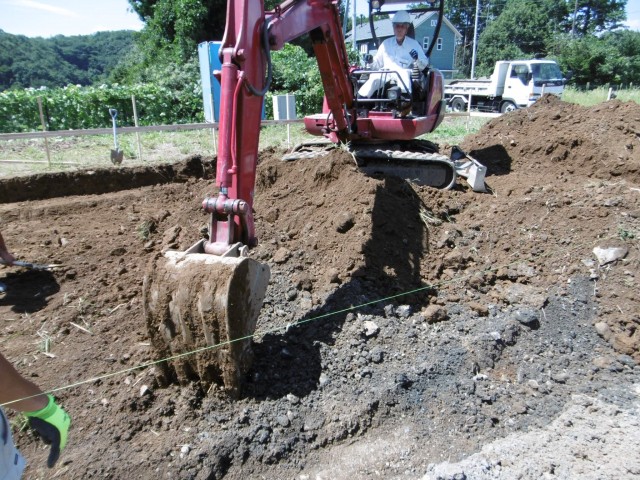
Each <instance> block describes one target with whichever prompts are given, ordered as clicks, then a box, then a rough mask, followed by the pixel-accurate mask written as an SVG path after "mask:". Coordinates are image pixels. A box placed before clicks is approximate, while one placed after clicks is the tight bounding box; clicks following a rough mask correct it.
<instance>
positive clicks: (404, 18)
mask: <svg viewBox="0 0 640 480" xmlns="http://www.w3.org/2000/svg"><path fill="white" fill-rule="evenodd" d="M391 23H411V17H410V16H409V14H408V13H407V12H406V11H405V10H400V11H399V12H396V14H395V15H394V16H393V18H392V19H391Z"/></svg>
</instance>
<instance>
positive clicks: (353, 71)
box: [144, 0, 484, 395]
mask: <svg viewBox="0 0 640 480" xmlns="http://www.w3.org/2000/svg"><path fill="white" fill-rule="evenodd" d="M368 1H369V18H370V25H371V28H372V32H373V33H374V35H375V30H374V29H373V20H374V18H376V16H378V15H392V14H393V13H395V11H396V10H397V9H399V8H397V9H396V10H394V9H393V7H394V6H398V4H400V3H402V4H404V3H406V2H400V1H397V0H386V1H385V0H368ZM383 5H384V9H381V7H382V6H383ZM425 5H426V6H424V7H420V8H418V7H416V8H413V9H409V10H408V11H409V12H410V13H414V12H424V13H425V14H426V13H428V12H435V14H436V15H435V18H437V20H438V23H437V27H436V28H435V35H434V37H436V38H437V36H438V32H439V30H440V25H441V23H442V18H443V8H444V0H432V1H430V3H428V4H425ZM389 7H391V9H389ZM432 15H433V14H432ZM305 34H308V35H309V37H310V39H311V42H312V45H313V50H314V53H315V56H316V59H317V61H318V68H319V69H320V73H321V77H322V82H323V86H324V92H325V99H324V106H323V113H322V114H318V115H312V116H309V117H306V118H305V120H304V123H305V127H306V128H307V130H308V131H309V132H310V133H312V134H315V135H319V136H322V137H323V138H325V139H326V142H325V143H324V144H323V143H322V142H309V143H307V144H304V145H301V146H299V148H297V149H296V150H295V151H294V152H292V153H291V154H290V155H288V156H287V158H286V159H287V160H291V159H297V158H307V157H313V156H316V155H318V154H319V152H320V153H321V152H322V151H325V150H326V148H327V145H326V143H329V144H330V145H339V144H342V145H344V146H346V147H347V148H348V149H350V150H351V151H352V153H353V155H354V157H355V158H356V159H357V161H358V164H359V166H360V167H361V168H362V170H363V171H364V172H365V173H367V174H377V173H381V174H392V175H398V176H402V177H404V178H408V179H411V180H412V181H418V182H419V183H423V184H426V185H431V186H434V187H438V188H451V187H452V186H453V185H454V184H455V182H456V176H457V175H460V174H462V175H464V176H467V177H468V180H469V181H470V183H471V184H472V187H473V188H474V190H482V189H484V167H483V166H482V165H480V164H478V163H477V162H475V161H474V160H473V159H471V158H469V157H467V156H465V155H464V154H460V153H459V150H455V151H456V152H458V156H457V157H456V158H453V159H449V158H447V157H445V156H442V155H440V154H438V152H437V147H436V146H435V145H434V144H433V143H431V142H428V141H425V140H416V139H417V138H418V137H419V136H421V135H423V134H426V133H429V132H432V131H433V130H434V129H435V128H436V127H437V126H438V125H439V124H440V122H441V121H442V119H443V115H444V109H445V104H444V101H443V77H442V74H441V73H440V72H439V71H438V70H437V69H435V68H431V69H428V70H427V71H418V69H417V67H414V69H413V70H412V72H411V75H410V79H411V80H410V81H411V86H407V85H403V84H402V82H403V80H402V76H401V75H398V73H397V72H391V71H388V70H385V71H372V70H368V69H366V68H360V67H359V66H358V65H351V64H350V63H349V59H348V55H347V46H346V44H345V39H344V35H343V33H342V26H341V20H340V15H339V9H338V1H337V0H287V1H285V2H284V3H282V4H280V5H279V6H277V7H276V8H275V9H274V10H272V11H265V9H264V3H263V0H229V1H228V5H227V20H226V30H225V34H224V38H223V40H222V44H221V46H220V60H221V65H222V67H221V70H220V71H219V72H214V74H215V76H216V78H217V79H218V80H219V81H220V84H221V90H220V123H219V141H218V145H219V150H218V158H217V170H216V187H217V194H216V195H213V196H211V197H207V198H205V199H204V201H203V204H202V206H203V208H204V210H205V211H206V212H207V213H208V214H210V222H209V228H208V233H209V235H208V239H205V240H202V241H200V242H198V243H197V244H196V245H194V246H193V247H191V248H190V249H189V250H187V251H186V252H173V251H169V252H166V253H165V254H164V255H163V256H159V257H158V258H156V259H155V260H154V261H153V263H152V265H151V266H150V268H149V270H148V272H147V275H146V276H145V282H144V311H145V317H146V320H147V323H148V326H149V333H150V336H151V340H152V342H153V345H154V347H155V349H156V351H157V353H158V355H159V356H162V357H164V358H166V357H176V356H177V357H178V358H174V360H173V361H172V362H171V363H170V364H169V363H164V364H162V365H161V366H160V369H159V370H160V373H159V375H158V378H159V381H160V383H169V382H173V381H179V382H180V383H187V382H190V381H193V380H198V381H202V382H204V383H205V384H208V383H213V382H215V383H218V384H221V383H223V384H224V386H225V387H226V388H227V390H228V391H229V393H231V394H232V395H237V394H238V392H239V389H240V385H241V380H242V376H243V374H244V373H245V372H246V371H247V370H248V368H249V366H250V365H251V361H252V358H251V337H252V335H253V333H254V331H255V326H256V322H257V318H258V315H259V311H260V308H261V306H262V301H263V299H264V296H265V293H266V289H267V285H268V282H269V276H270V270H269V267H268V265H266V264H262V263H259V262H257V261H256V260H253V259H252V258H250V257H249V256H248V253H249V250H250V249H251V247H253V246H255V245H256V243H257V240H256V231H255V225H254V218H253V198H254V187H255V179H256V165H257V158H258V141H259V135H257V134H256V133H257V132H259V131H260V123H261V114H262V106H263V102H264V95H265V93H266V92H267V91H268V89H269V84H270V81H271V57H270V52H271V50H279V49H282V47H283V46H284V44H285V43H287V42H289V41H291V40H294V39H296V38H298V37H300V36H302V35H305ZM374 38H375V36H374ZM435 43H436V42H433V41H431V42H429V44H430V45H434V44H435ZM426 53H427V55H429V53H430V52H426ZM374 74H377V75H383V76H384V77H385V80H388V81H385V82H382V83H383V85H384V87H383V88H382V91H381V92H379V93H378V94H377V95H376V96H375V98H366V99H361V98H358V96H357V90H358V87H359V85H361V84H362V83H363V82H364V81H365V80H366V78H367V77H368V76H369V75H374ZM405 78H406V76H405ZM407 92H410V93H407ZM193 351H198V352H199V353H198V354H197V355H193V354H190V352H193Z"/></svg>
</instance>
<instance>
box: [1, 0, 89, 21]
mask: <svg viewBox="0 0 640 480" xmlns="http://www.w3.org/2000/svg"><path fill="white" fill-rule="evenodd" d="M9 3H12V4H13V5H16V6H18V7H23V8H32V9H36V10H44V11H45V12H50V13H56V14H58V15H63V16H65V17H74V18H76V17H78V16H79V15H78V14H77V13H75V12H72V11H71V10H68V9H66V8H61V7H54V6H53V5H48V4H46V3H42V2H36V1H35V0H10V1H9Z"/></svg>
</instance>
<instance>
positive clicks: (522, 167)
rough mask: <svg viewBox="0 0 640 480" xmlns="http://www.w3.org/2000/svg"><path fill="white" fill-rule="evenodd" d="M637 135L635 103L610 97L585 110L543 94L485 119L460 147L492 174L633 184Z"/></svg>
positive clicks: (639, 161)
mask: <svg viewBox="0 0 640 480" xmlns="http://www.w3.org/2000/svg"><path fill="white" fill-rule="evenodd" d="M639 137H640V105H638V104H637V103H635V102H626V103H623V102H620V101H619V100H612V101H609V102H606V103H601V104H598V105H595V106H593V107H589V108H585V107H581V106H579V105H575V104H572V103H566V102H563V101H561V100H560V99H558V97H556V96H555V95H545V96H544V97H543V98H542V99H540V101H538V102H536V103H535V104H534V105H533V106H532V107H530V108H527V109H523V110H517V111H515V112H513V113H512V114H511V115H504V116H502V117H499V118H497V119H495V120H492V121H491V122H489V123H487V124H486V125H485V126H484V127H483V128H482V129H481V130H480V131H479V132H478V133H477V134H476V135H470V136H469V137H467V138H466V139H465V141H464V143H463V147H465V148H467V149H469V150H471V151H472V153H475V154H476V155H477V157H478V159H480V160H481V161H485V162H486V163H487V164H488V166H489V167H490V168H492V167H493V168H494V172H493V173H495V174H502V173H507V172H508V171H509V170H511V169H513V170H518V171H521V172H526V173H528V174H530V175H532V176H534V177H535V176H536V175H540V174H541V171H544V176H545V177H547V176H550V175H555V176H556V177H557V178H558V179H561V178H563V177H567V176H572V175H576V174H577V175H579V176H583V177H589V178H598V179H602V180H613V179H624V180H626V181H628V182H632V183H639V182H640V150H639V149H638V138H639ZM496 163H497V165H496ZM505 170H506V171H505ZM568 180H569V178H567V181H568Z"/></svg>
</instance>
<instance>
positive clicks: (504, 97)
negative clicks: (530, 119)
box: [444, 60, 565, 113]
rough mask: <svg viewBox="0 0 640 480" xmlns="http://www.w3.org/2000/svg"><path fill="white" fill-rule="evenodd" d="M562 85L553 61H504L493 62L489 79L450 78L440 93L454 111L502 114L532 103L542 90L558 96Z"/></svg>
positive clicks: (560, 73) (559, 73) (559, 74)
mask: <svg viewBox="0 0 640 480" xmlns="http://www.w3.org/2000/svg"><path fill="white" fill-rule="evenodd" d="M564 84H565V79H564V78H563V76H562V72H561V71H560V67H558V64H557V63H556V62H554V61H553V60H508V61H507V60H505V61H498V62H496V65H495V67H494V70H493V74H492V75H491V76H490V77H489V78H487V79H478V80H474V79H468V80H453V81H451V82H450V83H449V84H447V85H445V87H444V93H445V99H446V101H447V106H448V107H449V109H451V110H452V111H454V112H459V111H464V110H467V109H468V108H471V109H474V110H479V111H484V112H502V113H506V112H510V111H512V110H515V109H517V108H524V107H529V106H531V105H533V103H534V102H535V101H536V100H538V98H540V97H541V96H542V95H544V94H545V93H552V94H554V95H558V96H562V91H563V90H564ZM469 102H471V103H470V104H469Z"/></svg>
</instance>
